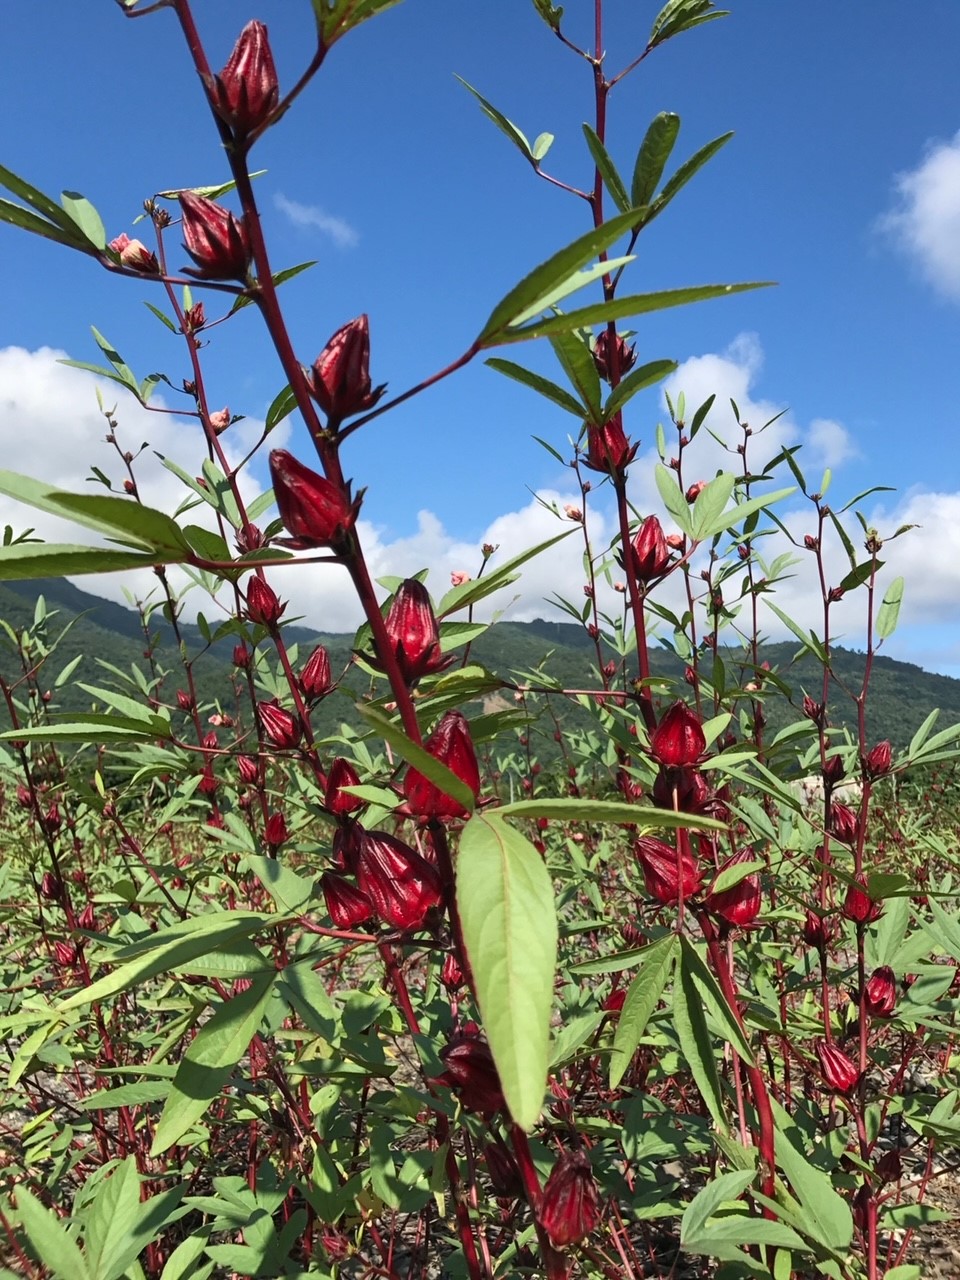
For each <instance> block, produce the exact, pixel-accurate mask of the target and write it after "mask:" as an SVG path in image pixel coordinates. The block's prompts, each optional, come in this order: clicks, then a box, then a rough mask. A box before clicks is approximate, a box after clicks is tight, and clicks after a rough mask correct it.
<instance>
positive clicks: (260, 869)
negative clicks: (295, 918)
mask: <svg viewBox="0 0 960 1280" xmlns="http://www.w3.org/2000/svg"><path fill="white" fill-rule="evenodd" d="M244 861H245V862H246V864H247V866H248V867H249V868H250V870H251V871H252V872H253V874H254V875H255V876H256V877H257V879H258V880H259V881H260V883H261V884H262V885H263V886H264V888H266V889H268V890H269V891H270V896H271V897H272V898H273V900H274V902H275V903H276V904H277V907H278V908H279V910H280V912H281V913H282V914H283V915H285V916H292V915H296V913H297V912H298V911H300V910H302V908H303V904H304V903H305V902H307V901H308V900H309V898H310V895H311V894H312V893H313V881H312V880H305V879H304V878H303V876H300V875H297V873H296V871H294V870H293V869H292V867H287V866H284V864H283V863H282V862H278V861H277V859H276V858H265V857H262V856H261V855H260V854H252V853H248V854H247V855H246V856H245V858H244Z"/></svg>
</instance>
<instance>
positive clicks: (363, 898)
mask: <svg viewBox="0 0 960 1280" xmlns="http://www.w3.org/2000/svg"><path fill="white" fill-rule="evenodd" d="M320 887H321V889H322V890H323V900H324V902H325V903H326V904H327V911H328V913H329V915H330V919H331V920H332V921H333V923H334V924H335V925H336V927H337V928H338V929H354V928H356V926H357V925H358V924H363V923H364V921H365V920H369V919H370V918H371V917H372V916H373V913H374V912H373V903H372V902H371V901H370V899H369V898H368V897H367V895H366V894H365V893H364V892H363V891H362V890H360V889H358V888H357V886H356V885H355V884H353V883H352V881H350V880H348V879H347V878H346V877H345V876H341V875H337V873H336V872H335V871H325V872H324V873H323V875H322V876H321V877H320Z"/></svg>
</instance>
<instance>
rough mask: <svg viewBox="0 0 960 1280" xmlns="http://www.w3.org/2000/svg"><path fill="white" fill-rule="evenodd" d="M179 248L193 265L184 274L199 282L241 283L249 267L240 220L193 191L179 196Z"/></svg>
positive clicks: (247, 252)
mask: <svg viewBox="0 0 960 1280" xmlns="http://www.w3.org/2000/svg"><path fill="white" fill-rule="evenodd" d="M179 198H180V210H181V214H182V216H183V247H184V248H185V249H186V251H187V253H189V255H190V257H191V258H192V259H193V260H194V262H195V263H196V264H197V265H196V267H188V268H187V269H186V274H187V275H191V276H196V277H197V278H198V279H200V280H243V281H245V280H246V278H247V271H248V269H249V266H250V258H251V253H250V242H249V239H248V237H247V228H246V226H245V225H244V221H243V219H242V218H238V217H236V215H235V214H232V213H231V212H230V210H229V209H224V207H223V206H222V205H219V204H215V203H214V202H213V201H212V200H208V199H206V197H205V196H198V195H196V194H195V192H193V191H181V192H180V197H179Z"/></svg>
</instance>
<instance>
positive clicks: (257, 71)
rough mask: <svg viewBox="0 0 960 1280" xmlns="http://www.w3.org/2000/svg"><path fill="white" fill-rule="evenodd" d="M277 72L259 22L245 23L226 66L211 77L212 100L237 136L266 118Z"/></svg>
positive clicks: (275, 90) (274, 99)
mask: <svg viewBox="0 0 960 1280" xmlns="http://www.w3.org/2000/svg"><path fill="white" fill-rule="evenodd" d="M279 93H280V91H279V88H278V85H277V72H276V68H275V67H274V65H273V54H272V53H271V52H270V44H269V41H268V40H267V28H266V27H265V26H264V25H263V23H262V22H248V23H247V25H246V26H245V27H244V28H243V30H242V31H241V32H240V36H239V38H238V40H237V43H236V44H235V45H234V47H233V52H232V53H231V54H230V57H229V59H228V60H227V65H226V66H225V67H224V68H223V70H222V71H221V72H220V74H219V75H218V76H214V79H213V86H212V89H211V94H210V96H211V99H212V101H213V105H214V108H215V109H216V111H217V114H218V115H219V116H220V117H221V119H223V120H225V121H226V123H227V124H228V125H230V127H231V128H232V129H233V131H234V135H235V136H236V137H239V138H243V137H246V135H247V134H249V133H253V132H254V131H255V130H256V129H259V127H260V126H261V125H262V124H263V123H264V122H265V121H266V119H267V118H268V116H269V115H270V113H271V112H272V111H273V110H274V108H275V107H276V105H277V101H278V98H279Z"/></svg>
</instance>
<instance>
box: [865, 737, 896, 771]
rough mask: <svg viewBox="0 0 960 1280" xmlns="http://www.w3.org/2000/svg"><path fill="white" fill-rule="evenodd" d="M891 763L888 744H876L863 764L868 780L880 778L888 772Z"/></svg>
mask: <svg viewBox="0 0 960 1280" xmlns="http://www.w3.org/2000/svg"><path fill="white" fill-rule="evenodd" d="M892 763H893V752H892V749H891V747H890V743H889V742H887V741H886V740H884V741H883V742H878V743H877V745H876V746H875V747H874V748H873V749H872V750H871V751H870V753H869V754H868V756H867V758H866V760H864V762H863V767H864V772H865V773H866V775H867V777H868V778H882V777H883V775H884V774H885V773H889V772H890V767H891V765H892Z"/></svg>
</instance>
